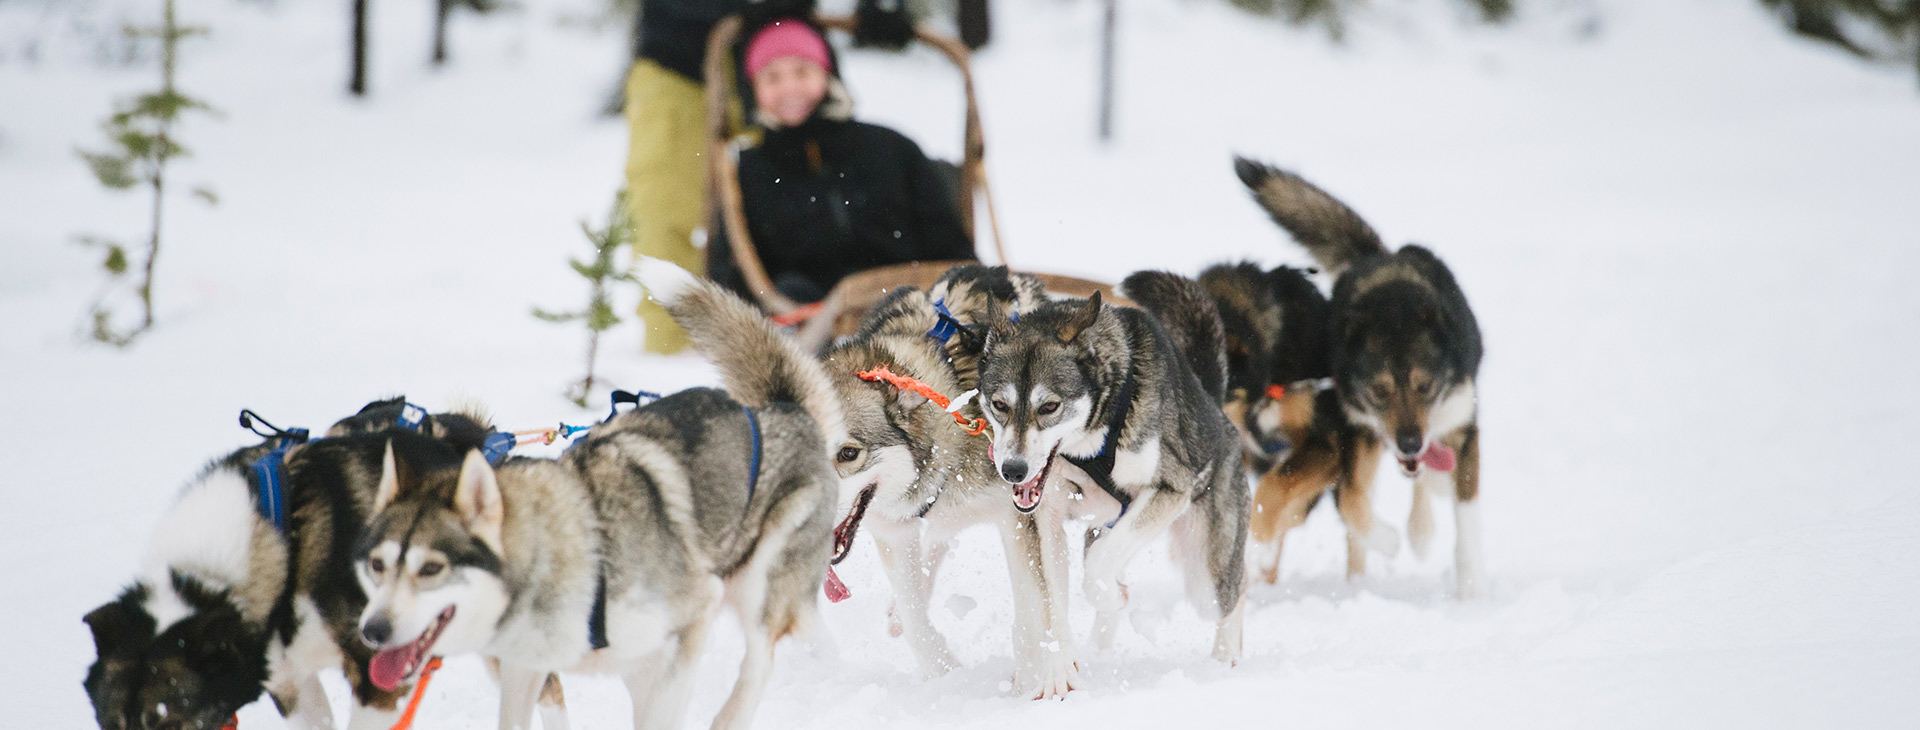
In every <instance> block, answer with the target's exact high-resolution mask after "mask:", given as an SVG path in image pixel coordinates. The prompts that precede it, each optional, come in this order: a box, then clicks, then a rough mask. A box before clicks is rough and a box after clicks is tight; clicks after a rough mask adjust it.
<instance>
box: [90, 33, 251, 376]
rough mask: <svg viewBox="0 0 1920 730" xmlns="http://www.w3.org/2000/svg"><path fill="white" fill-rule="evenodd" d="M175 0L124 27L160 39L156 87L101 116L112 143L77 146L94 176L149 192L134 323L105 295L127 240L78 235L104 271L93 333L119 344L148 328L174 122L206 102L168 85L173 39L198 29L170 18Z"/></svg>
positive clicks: (123, 263)
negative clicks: (98, 147)
mask: <svg viewBox="0 0 1920 730" xmlns="http://www.w3.org/2000/svg"><path fill="white" fill-rule="evenodd" d="M173 6H174V0H163V2H162V16H161V23H160V25H159V26H157V27H149V28H128V29H127V30H126V31H125V32H126V34H127V36H128V37H129V38H131V39H141V38H155V39H158V40H159V41H160V88H159V89H156V90H154V91H151V92H147V93H145V94H141V95H139V96H136V97H134V98H133V99H131V100H130V101H129V102H127V103H124V104H122V105H121V107H120V109H119V110H118V111H115V112H114V113H113V115H112V116H110V117H108V118H107V121H106V124H105V125H104V126H105V129H106V133H107V138H108V140H109V141H110V142H111V143H112V145H113V146H112V147H111V148H110V149H108V150H107V151H104V152H90V151H87V150H84V149H83V150H79V154H80V157H81V159H83V160H85V161H86V163H87V167H88V168H89V169H91V170H92V171H93V176H94V179H96V180H99V181H100V184H101V185H104V186H106V187H107V188H108V189H110V190H130V189H132V188H135V187H138V186H146V187H147V188H148V189H149V190H151V191H152V193H153V222H152V229H151V230H150V231H149V233H148V235H147V246H146V255H145V257H144V258H143V259H142V261H141V264H140V267H139V268H140V278H139V282H138V283H137V284H135V285H134V294H135V295H136V296H137V297H138V298H139V301H140V321H139V324H137V325H135V326H133V327H132V328H129V329H122V328H121V327H120V326H118V325H116V324H115V323H114V312H113V309H112V307H111V305H109V304H108V303H107V298H108V297H109V296H111V294H112V291H113V290H114V289H115V288H117V287H115V286H113V284H114V283H115V282H118V281H119V280H120V279H121V278H122V277H125V276H126V275H127V274H128V273H129V271H130V270H131V269H132V265H131V260H130V258H129V256H128V254H127V247H126V246H123V245H121V244H120V243H119V242H116V241H114V240H112V239H109V238H104V237H100V236H82V237H81V238H80V242H81V243H82V244H84V245H87V246H92V247H96V248H101V249H104V250H105V252H106V254H105V258H104V259H102V260H101V264H100V265H101V268H102V269H104V270H105V271H106V273H107V276H108V287H107V288H106V289H105V290H103V291H102V294H101V296H100V298H98V299H96V300H95V301H94V304H93V306H92V312H91V314H92V320H93V332H92V334H93V338H94V339H96V340H99V341H101V342H105V343H108V344H112V345H115V346H120V347H124V346H126V345H128V344H131V343H132V342H133V340H134V339H135V338H137V337H139V336H140V335H141V334H142V333H145V332H146V331H147V330H149V329H152V328H153V282H154V267H155V265H156V264H157V263H158V261H159V259H160V231H161V220H162V215H161V214H162V213H163V211H164V209H165V203H166V192H167V163H168V162H169V161H171V160H173V159H174V158H176V157H183V156H185V155H186V154H187V150H186V148H185V147H182V146H181V145H180V143H179V141H178V140H177V139H175V138H174V135H173V131H174V125H175V123H177V122H178V121H179V120H180V116H181V115H182V114H183V113H185V112H187V111H189V110H202V111H205V110H208V109H209V107H208V106H207V105H206V104H205V103H203V102H201V101H199V100H197V99H194V98H192V97H189V96H187V95H185V94H183V93H181V92H180V90H179V88H178V87H177V86H176V85H175V84H174V69H175V66H176V59H177V55H176V54H177V50H178V47H179V44H180V41H181V40H182V39H185V38H190V37H192V36H196V35H205V34H206V32H207V31H206V29H205V28H204V27H200V26H182V25H180V24H179V23H178V21H177V20H176V19H175V15H174V7H173ZM193 195H194V196H195V197H197V198H200V199H201V200H203V201H205V202H206V203H207V204H209V205H211V204H213V203H215V202H217V199H216V198H215V197H214V194H213V192H212V191H211V190H209V189H207V188H204V187H201V188H196V189H195V190H194V191H193Z"/></svg>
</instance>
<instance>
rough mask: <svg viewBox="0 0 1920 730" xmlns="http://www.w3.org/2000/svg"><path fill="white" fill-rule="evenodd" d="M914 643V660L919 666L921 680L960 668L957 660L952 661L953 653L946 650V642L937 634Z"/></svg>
mask: <svg viewBox="0 0 1920 730" xmlns="http://www.w3.org/2000/svg"><path fill="white" fill-rule="evenodd" d="M916 643H917V644H918V645H917V646H915V647H914V652H913V654H914V660H915V661H916V662H918V663H919V665H920V676H921V677H922V678H925V679H932V678H934V677H938V676H941V675H944V674H946V673H947V672H951V671H953V670H955V669H958V668H959V667H960V662H959V660H957V659H954V658H953V652H952V651H951V650H949V649H948V648H947V640H946V639H945V638H944V637H941V636H940V635H939V634H935V635H933V636H932V637H930V638H928V639H926V640H923V641H920V642H916Z"/></svg>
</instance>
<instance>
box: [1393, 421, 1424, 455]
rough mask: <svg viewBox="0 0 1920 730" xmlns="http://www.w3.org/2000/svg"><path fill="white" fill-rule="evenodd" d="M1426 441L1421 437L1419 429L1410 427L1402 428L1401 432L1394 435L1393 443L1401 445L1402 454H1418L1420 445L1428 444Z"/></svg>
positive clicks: (1397, 445)
mask: <svg viewBox="0 0 1920 730" xmlns="http://www.w3.org/2000/svg"><path fill="white" fill-rule="evenodd" d="M1426 441H1427V440H1426V439H1424V438H1421V436H1420V432H1419V431H1417V430H1414V429H1410V428H1403V429H1400V432H1399V433H1397V434H1394V437H1393V445H1394V446H1396V447H1399V449H1400V454H1401V455H1402V456H1416V455H1418V454H1419V453H1420V447H1421V446H1424V445H1426Z"/></svg>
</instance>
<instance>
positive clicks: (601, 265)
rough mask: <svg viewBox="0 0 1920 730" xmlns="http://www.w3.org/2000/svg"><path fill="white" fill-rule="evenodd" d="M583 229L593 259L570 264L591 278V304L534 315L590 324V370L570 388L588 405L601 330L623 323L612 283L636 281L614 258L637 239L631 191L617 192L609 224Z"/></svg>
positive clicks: (577, 400)
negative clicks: (629, 198)
mask: <svg viewBox="0 0 1920 730" xmlns="http://www.w3.org/2000/svg"><path fill="white" fill-rule="evenodd" d="M580 231H581V232H582V233H584V234H586V237H587V243H588V244H589V245H591V246H593V258H592V259H587V260H583V259H577V258H576V259H569V260H568V261H567V263H568V265H570V266H572V267H573V272H574V273H576V274H579V275H580V278H583V279H586V280H587V306H586V308H585V309H581V310H576V311H571V312H553V311H548V310H545V309H541V308H539V307H535V308H534V309H533V316H535V317H537V318H539V319H542V320H545V321H548V322H582V323H585V324H586V327H587V373H586V375H585V376H583V377H582V378H580V380H578V381H576V382H574V384H573V385H571V386H569V387H568V388H567V398H568V399H570V400H572V401H573V402H574V403H576V404H578V405H580V406H582V407H584V406H586V405H587V399H588V397H589V396H591V395H592V393H593V388H594V384H595V383H594V363H595V361H596V360H598V358H599V356H600V333H602V332H605V331H607V330H610V329H613V327H614V325H617V324H620V316H619V315H617V314H614V310H613V295H612V291H611V286H612V285H613V284H615V283H618V282H628V283H632V282H634V281H635V279H634V277H633V274H631V273H628V272H627V271H626V269H625V268H624V267H622V266H620V265H619V264H617V263H616V262H615V261H614V257H615V254H617V253H619V252H620V251H623V250H626V249H627V247H628V246H630V245H632V243H633V225H632V219H631V217H630V216H629V215H628V213H627V194H626V191H624V190H623V191H621V192H620V193H619V194H617V195H615V196H614V199H613V210H612V211H611V212H609V213H608V215H607V225H606V227H604V228H599V229H595V228H594V227H593V226H592V224H590V223H587V222H586V221H581V222H580Z"/></svg>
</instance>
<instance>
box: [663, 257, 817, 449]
mask: <svg viewBox="0 0 1920 730" xmlns="http://www.w3.org/2000/svg"><path fill="white" fill-rule="evenodd" d="M638 268H639V272H638V273H639V278H640V285H641V286H643V287H646V290H647V294H648V295H649V296H651V297H653V299H654V300H655V301H658V302H660V303H661V304H662V305H665V306H666V308H667V311H668V312H669V313H671V314H672V315H673V321H674V322H676V323H679V325H680V327H681V328H682V329H685V330H686V331H687V336H688V337H689V338H691V339H692V341H693V346H694V347H695V348H696V349H698V350H699V351H700V353H701V354H703V355H706V356H707V359H709V360H712V361H713V363H714V365H717V366H719V368H720V380H721V382H722V383H723V384H724V386H725V387H726V390H727V392H728V393H731V394H733V397H734V398H736V399H739V401H740V402H742V403H745V404H747V405H749V406H753V407H756V408H760V407H765V406H767V405H770V404H773V403H794V404H798V405H799V406H800V407H801V409H803V410H805V411H806V412H807V415H809V416H812V417H813V420H814V422H815V423H818V424H819V425H820V432H821V435H822V436H823V437H824V438H825V440H826V444H827V448H829V449H837V448H839V446H840V443H841V442H842V441H844V440H845V439H846V426H845V425H844V423H845V422H844V420H843V419H842V417H841V412H840V401H839V399H838V398H837V397H836V396H835V395H834V392H833V384H832V381H831V380H829V379H828V377H827V371H826V369H825V368H824V367H823V366H821V364H820V362H819V361H818V360H815V359H814V358H812V357H811V356H809V355H808V354H807V353H806V352H805V351H803V350H801V349H800V346H799V345H798V344H797V343H795V342H794V341H793V340H791V339H788V338H787V336H786V335H784V334H781V333H780V331H779V330H776V329H774V326H773V324H772V323H771V322H768V321H767V317H766V315H765V314H762V313H761V312H760V310H759V309H756V308H754V306H753V305H751V304H748V303H747V302H746V301H745V300H743V299H741V298H740V297H738V296H736V295H734V293H733V292H730V291H727V290H726V289H725V288H723V287H721V286H720V285H719V284H715V283H713V282H711V281H708V280H706V279H702V278H699V277H696V276H694V275H693V274H690V273H688V272H687V270H686V269H682V268H680V267H678V266H675V265H673V264H671V263H668V262H666V261H662V260H660V259H655V258H645V257H643V258H641V259H640V262H639V264H638Z"/></svg>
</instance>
